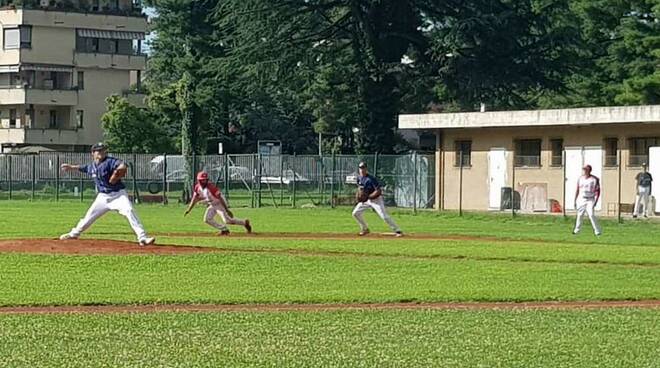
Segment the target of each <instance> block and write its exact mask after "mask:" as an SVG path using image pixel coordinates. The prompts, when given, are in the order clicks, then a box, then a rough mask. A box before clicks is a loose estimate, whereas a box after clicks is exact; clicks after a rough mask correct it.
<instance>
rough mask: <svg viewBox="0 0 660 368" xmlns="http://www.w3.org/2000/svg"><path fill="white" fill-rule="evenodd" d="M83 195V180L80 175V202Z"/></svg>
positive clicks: (82, 199)
mask: <svg viewBox="0 0 660 368" xmlns="http://www.w3.org/2000/svg"><path fill="white" fill-rule="evenodd" d="M79 175H80V174H79ZM83 193H85V181H84V180H83V176H82V175H80V202H83V201H84V200H85V198H84V197H85V195H84V194H83Z"/></svg>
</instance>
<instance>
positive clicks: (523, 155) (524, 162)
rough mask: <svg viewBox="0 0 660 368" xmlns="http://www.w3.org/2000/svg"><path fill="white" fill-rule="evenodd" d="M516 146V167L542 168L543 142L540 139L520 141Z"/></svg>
mask: <svg viewBox="0 0 660 368" xmlns="http://www.w3.org/2000/svg"><path fill="white" fill-rule="evenodd" d="M515 143H516V144H515V145H516V151H515V153H516V156H515V157H516V160H515V165H516V167H539V166H541V140H540V139H518V140H516V141H515Z"/></svg>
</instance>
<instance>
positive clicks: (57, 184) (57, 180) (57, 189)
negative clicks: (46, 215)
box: [55, 153, 60, 202]
mask: <svg viewBox="0 0 660 368" xmlns="http://www.w3.org/2000/svg"><path fill="white" fill-rule="evenodd" d="M59 200H60V154H59V153H58V154H57V156H55V201H56V202H59Z"/></svg>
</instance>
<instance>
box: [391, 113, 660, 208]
mask: <svg viewBox="0 0 660 368" xmlns="http://www.w3.org/2000/svg"><path fill="white" fill-rule="evenodd" d="M399 128H400V129H411V130H424V131H431V132H435V134H436V170H435V172H436V173H438V174H437V175H436V177H435V180H436V183H435V184H436V185H435V188H436V193H435V198H436V208H438V209H448V210H456V209H459V208H462V209H464V210H475V211H489V210H490V211H501V210H503V209H506V208H510V206H511V205H510V203H511V202H510V198H511V193H513V194H514V196H515V197H514V198H517V201H518V202H519V203H520V207H521V209H522V210H524V211H528V212H544V213H547V212H553V210H554V211H562V212H563V211H564V210H567V211H572V210H574V198H575V189H576V183H577V179H578V177H579V176H580V175H581V169H582V167H583V166H584V165H587V164H588V165H591V166H592V167H593V169H594V174H595V175H596V176H599V177H600V178H601V187H602V190H603V195H602V197H601V198H602V200H601V201H600V203H599V204H598V206H597V210H599V211H601V212H602V213H603V214H606V215H612V216H613V215H617V214H618V212H619V211H622V212H628V211H630V210H631V204H632V203H634V201H635V195H636V190H637V188H636V185H635V176H636V175H637V174H638V173H639V172H640V171H641V169H642V168H641V166H642V165H643V164H644V163H646V164H648V165H649V170H650V172H651V174H652V175H653V176H654V179H655V181H654V185H653V191H652V193H653V196H654V197H655V198H656V200H655V205H654V209H655V212H660V105H649V106H614V107H594V108H578V109H556V110H536V111H497V112H475V113H440V114H419V115H401V116H400V117H399ZM507 202H508V203H507ZM619 203H622V204H624V206H619Z"/></svg>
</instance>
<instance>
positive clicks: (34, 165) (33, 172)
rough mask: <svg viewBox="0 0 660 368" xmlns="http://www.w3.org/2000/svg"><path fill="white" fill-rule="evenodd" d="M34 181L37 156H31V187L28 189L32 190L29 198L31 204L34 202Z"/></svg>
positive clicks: (35, 179)
mask: <svg viewBox="0 0 660 368" xmlns="http://www.w3.org/2000/svg"><path fill="white" fill-rule="evenodd" d="M36 181H37V155H32V185H31V187H30V189H31V190H32V194H31V198H32V201H33V202H34V200H35V191H36Z"/></svg>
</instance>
